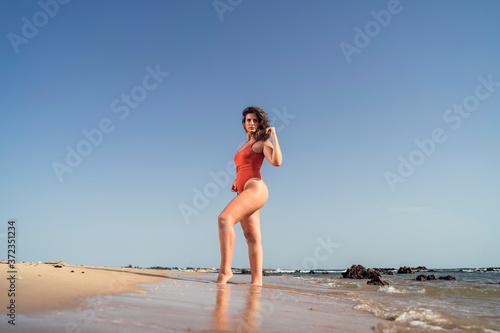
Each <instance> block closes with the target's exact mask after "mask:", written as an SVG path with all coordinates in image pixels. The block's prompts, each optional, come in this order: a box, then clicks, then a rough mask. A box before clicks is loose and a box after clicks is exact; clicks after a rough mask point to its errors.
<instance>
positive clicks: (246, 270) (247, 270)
mask: <svg viewBox="0 0 500 333" xmlns="http://www.w3.org/2000/svg"><path fill="white" fill-rule="evenodd" d="M250 273H251V272H250V270H249V269H242V270H241V274H250Z"/></svg>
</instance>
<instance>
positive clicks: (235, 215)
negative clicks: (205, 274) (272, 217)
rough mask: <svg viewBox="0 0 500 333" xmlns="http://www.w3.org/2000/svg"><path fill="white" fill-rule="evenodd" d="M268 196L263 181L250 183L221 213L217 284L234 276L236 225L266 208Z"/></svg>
mask: <svg viewBox="0 0 500 333" xmlns="http://www.w3.org/2000/svg"><path fill="white" fill-rule="evenodd" d="M267 196H268V192H267V186H266V184H265V183H264V182H263V181H262V180H261V179H259V180H252V181H249V182H248V183H247V186H246V187H245V190H244V191H243V192H241V193H240V194H239V195H237V196H236V197H235V198H234V199H233V200H231V202H230V203H229V204H228V205H227V206H226V208H224V210H223V211H222V213H220V215H219V219H218V221H219V241H220V252H221V263H220V269H219V276H218V278H217V283H226V282H227V281H228V280H229V279H230V278H231V277H232V276H233V273H232V272H231V263H232V260H233V252H234V238H235V236H234V225H235V224H236V223H238V222H239V221H241V220H242V219H243V218H244V217H246V216H249V215H251V214H253V213H254V212H255V211H256V210H258V209H260V208H261V207H262V206H264V204H265V203H266V201H267Z"/></svg>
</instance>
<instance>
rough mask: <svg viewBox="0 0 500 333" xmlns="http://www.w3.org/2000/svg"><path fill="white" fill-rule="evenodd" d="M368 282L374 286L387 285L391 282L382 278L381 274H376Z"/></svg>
mask: <svg viewBox="0 0 500 333" xmlns="http://www.w3.org/2000/svg"><path fill="white" fill-rule="evenodd" d="M366 284H370V285H373V286H386V285H389V282H387V281H384V280H382V279H381V278H380V276H376V277H374V278H373V279H371V280H370V281H368V282H366Z"/></svg>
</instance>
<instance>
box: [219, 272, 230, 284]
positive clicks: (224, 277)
mask: <svg viewBox="0 0 500 333" xmlns="http://www.w3.org/2000/svg"><path fill="white" fill-rule="evenodd" d="M232 277H233V272H229V274H225V273H220V272H219V276H218V277H217V283H221V284H226V282H227V281H229V279H230V278H232Z"/></svg>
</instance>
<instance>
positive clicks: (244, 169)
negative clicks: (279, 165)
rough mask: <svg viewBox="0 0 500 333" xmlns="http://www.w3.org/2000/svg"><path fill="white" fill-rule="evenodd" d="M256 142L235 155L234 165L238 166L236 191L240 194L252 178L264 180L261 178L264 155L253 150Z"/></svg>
mask: <svg viewBox="0 0 500 333" xmlns="http://www.w3.org/2000/svg"><path fill="white" fill-rule="evenodd" d="M255 142H257V141H255ZM255 142H253V143H252V144H250V145H248V146H246V147H245V148H243V149H242V150H240V151H238V152H237V153H236V155H234V164H236V189H237V190H238V193H241V192H242V191H243V188H244V187H245V184H246V182H247V181H248V180H249V179H250V178H259V179H262V177H261V176H260V167H261V166H262V162H263V161H264V154H263V153H256V152H254V151H253V150H252V146H253V145H254V144H255Z"/></svg>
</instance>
